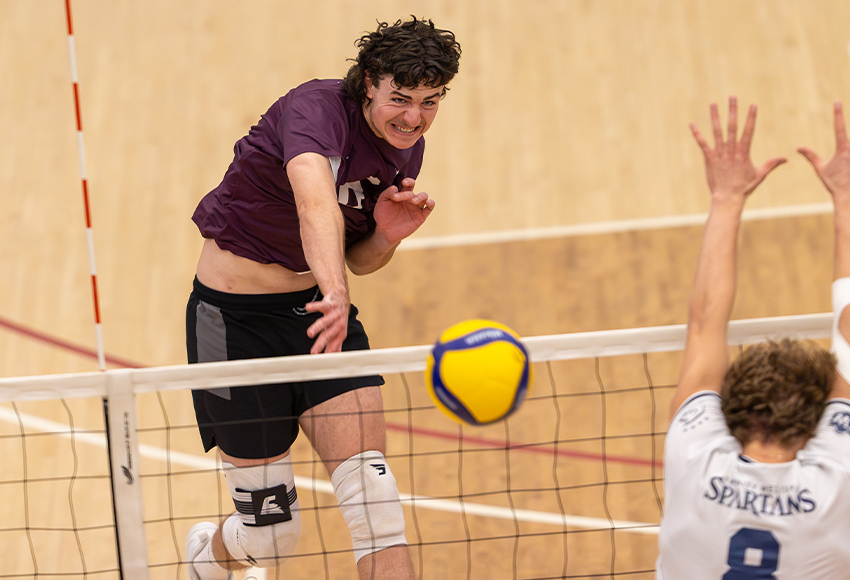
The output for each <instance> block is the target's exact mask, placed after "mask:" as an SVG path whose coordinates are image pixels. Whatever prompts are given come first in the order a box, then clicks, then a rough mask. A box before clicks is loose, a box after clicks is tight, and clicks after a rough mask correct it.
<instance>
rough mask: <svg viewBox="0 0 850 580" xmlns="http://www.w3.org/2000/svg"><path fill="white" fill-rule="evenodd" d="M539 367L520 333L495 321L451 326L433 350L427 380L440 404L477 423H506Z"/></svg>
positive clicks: (456, 416)
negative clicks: (534, 367)
mask: <svg viewBox="0 0 850 580" xmlns="http://www.w3.org/2000/svg"><path fill="white" fill-rule="evenodd" d="M533 378H534V369H533V367H532V365H531V363H530V361H529V359H528V351H527V350H526V347H525V345H524V344H523V343H522V341H521V340H520V337H519V335H517V333H516V332H514V331H513V330H511V329H510V328H508V327H507V326H505V325H503V324H499V323H498V322H493V321H491V320H467V321H464V322H460V323H458V324H455V325H454V326H452V327H450V328H448V329H447V330H446V331H445V332H443V334H442V335H440V338H439V339H438V340H437V342H436V343H435V344H434V347H433V348H432V349H431V354H430V355H429V356H428V362H427V364H426V369H425V384H426V385H427V387H428V393H429V394H430V395H431V398H432V399H433V401H434V403H435V404H436V405H437V407H438V408H439V409H440V410H441V411H443V412H444V413H445V414H446V415H448V416H449V417H451V418H452V419H454V420H456V421H458V422H462V423H468V424H471V425H486V424H488V423H493V422H495V421H500V420H502V419H505V418H506V417H508V416H509V415H510V414H511V413H513V412H514V411H516V410H517V409H518V408H519V407H520V405H522V402H523V401H524V400H525V397H526V395H527V394H528V392H529V390H530V389H531V384H532V381H533Z"/></svg>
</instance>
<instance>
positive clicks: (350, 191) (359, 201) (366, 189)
mask: <svg viewBox="0 0 850 580" xmlns="http://www.w3.org/2000/svg"><path fill="white" fill-rule="evenodd" d="M380 188H381V180H380V179H378V178H377V177H369V178H368V179H361V180H360V181H352V182H350V183H346V184H345V185H341V186H340V187H339V192H338V194H337V195H338V200H339V204H340V205H345V206H348V207H351V208H354V209H363V200H364V199H365V198H366V196H367V195H368V196H374V197H377V194H380V191H379V190H380Z"/></svg>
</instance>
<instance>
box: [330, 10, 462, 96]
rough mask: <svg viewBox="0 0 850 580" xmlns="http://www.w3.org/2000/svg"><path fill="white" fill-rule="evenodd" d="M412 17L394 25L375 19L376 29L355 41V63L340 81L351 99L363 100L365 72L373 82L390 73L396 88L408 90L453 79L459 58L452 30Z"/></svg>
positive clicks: (446, 82) (458, 48) (439, 85)
mask: <svg viewBox="0 0 850 580" xmlns="http://www.w3.org/2000/svg"><path fill="white" fill-rule="evenodd" d="M411 18H412V20H408V21H405V22H402V21H401V20H397V21H396V22H395V24H393V25H389V24H387V23H386V22H378V29H377V30H376V31H375V32H370V33H368V34H365V35H363V36H362V37H361V38H360V39H358V40H357V41H356V42H355V43H354V44H355V46H357V47H359V48H360V52H359V53H358V55H357V58H354V59H349V60H351V61H353V62H354V64H353V65H352V66H351V68H350V69H348V74H347V75H346V76H345V79H344V80H343V81H342V86H343V88H344V89H345V92H346V93H348V95H349V96H350V97H351V98H353V99H355V100H357V101H358V102H360V103H363V101H364V100H365V99H366V75H368V76H369V77H370V78H371V79H372V80H373V81H374V82H376V83H377V80H378V79H380V78H381V77H383V76H385V75H389V76H391V77H392V79H393V81H394V82H395V83H396V85H398V86H399V87H405V88H411V89H414V88H416V87H418V86H420V85H425V86H429V87H434V88H436V87H441V86H443V87H444V86H445V85H447V84H448V83H449V82H450V81H451V80H452V79H453V78H454V76H455V75H456V74H457V71H458V64H459V60H460V44H459V43H458V42H457V40H455V35H454V33H452V32H451V31H448V30H441V29H439V28H436V27H435V26H434V23H433V22H431V21H430V20H424V19H422V20H420V19H418V18H416V17H415V16H412V17H411ZM443 94H444V95H445V90H444V91H443Z"/></svg>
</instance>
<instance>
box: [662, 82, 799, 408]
mask: <svg viewBox="0 0 850 580" xmlns="http://www.w3.org/2000/svg"><path fill="white" fill-rule="evenodd" d="M737 114H738V108H737V101H736V100H735V99H734V98H730V99H729V121H728V128H727V136H726V139H725V140H724V138H723V129H722V127H721V125H720V116H719V114H718V111H717V106H716V105H712V106H711V122H712V131H713V133H714V142H715V146H714V148H713V149H712V148H711V147H710V146H709V145H708V143H707V142H706V140H705V139H704V138H703V136H702V134H701V133H700V132H699V130H698V129H697V128H696V127H695V126H694V125H691V131H692V132H693V134H694V138H695V139H696V141H697V143H698V144H699V146H700V148H701V149H702V151H703V155H704V157H705V166H706V175H707V178H708V185H709V190H710V191H711V208H710V210H709V216H708V221H707V222H706V225H705V230H704V233H703V240H702V246H701V248H700V253H699V257H698V259H697V267H696V275H695V276H694V284H693V288H692V290H691V297H690V302H689V306H688V330H687V338H686V342H685V352H684V355H683V360H682V369H681V372H680V375H679V384H678V387H677V389H676V392H675V394H674V396H673V401H672V403H671V416H672V415H673V414H674V413H675V412H676V411H677V410H678V409H679V407H680V406H681V405H682V403H683V402H684V401H685V400H686V399H687V398H688V397H689V396H691V395H692V394H694V393H696V392H699V391H715V392H719V391H720V387H721V385H722V382H723V376H724V375H725V374H726V370H727V367H728V365H729V351H728V345H727V340H726V333H727V326H728V323H729V316H730V314H731V312H732V304H733V303H734V300H735V288H736V267H737V245H738V230H739V227H740V224H741V212H742V211H743V209H744V203H745V201H746V199H747V197H748V196H749V195H750V193H752V191H753V190H754V189H755V188H756V187H757V186H758V185H759V183H761V182H762V180H764V178H765V177H766V176H767V174H768V173H770V172H771V171H772V170H773V169H774V168H776V167H777V166H778V165H779V164H781V163H783V162H784V161H785V160H784V159H781V158H774V159H771V160H769V161H767V162H765V163H764V164H763V165H762V166H761V167H758V168H756V167H755V166H754V165H753V163H752V161H751V160H750V144H751V142H752V137H753V131H754V129H755V119H756V109H755V106H751V107H750V110H749V113H748V115H747V120H746V123H745V125H744V130H743V132H742V134H741V139H740V140H738V139H737V123H738V119H737Z"/></svg>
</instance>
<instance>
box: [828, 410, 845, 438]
mask: <svg viewBox="0 0 850 580" xmlns="http://www.w3.org/2000/svg"><path fill="white" fill-rule="evenodd" d="M829 426H830V427H832V428H833V429H835V432H836V433H838V434H841V433H850V413H848V412H847V411H838V412H836V413H835V414H833V415H832V418H831V419H830V420H829Z"/></svg>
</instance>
